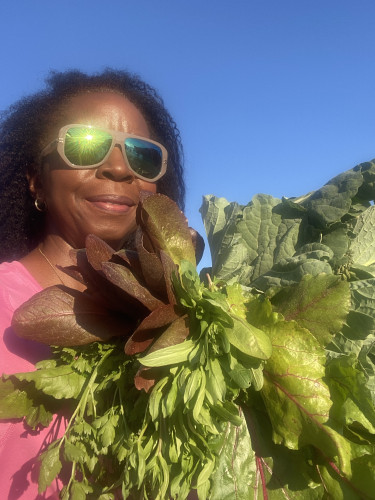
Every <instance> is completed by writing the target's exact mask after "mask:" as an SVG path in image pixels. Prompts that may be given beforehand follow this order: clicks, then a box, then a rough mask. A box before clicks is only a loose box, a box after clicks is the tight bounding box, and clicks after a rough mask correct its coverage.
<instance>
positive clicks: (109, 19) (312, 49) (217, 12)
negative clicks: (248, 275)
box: [0, 0, 375, 265]
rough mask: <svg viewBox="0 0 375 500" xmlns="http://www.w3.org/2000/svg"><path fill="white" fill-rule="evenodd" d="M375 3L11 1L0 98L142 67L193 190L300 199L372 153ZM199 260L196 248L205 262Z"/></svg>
mask: <svg viewBox="0 0 375 500" xmlns="http://www.w3.org/2000/svg"><path fill="white" fill-rule="evenodd" d="M374 21H375V2H373V0H356V1H354V0H352V1H349V0H312V1H310V0H283V1H280V0H216V1H215V0H200V1H199V0H157V1H156V0H132V1H129V0H112V1H111V2H107V3H105V2H103V1H96V0H91V1H87V0H75V1H73V0H65V1H64V2H51V1H50V0H32V1H30V0H14V1H13V2H12V3H11V2H2V3H1V6H0V46H1V48H2V50H1V51H0V64H1V68H2V76H1V79H0V109H5V108H6V107H7V106H9V105H10V104H11V103H12V102H13V101H15V100H16V99H18V98H20V97H21V96H22V95H24V94H27V93H31V92H33V91H35V90H37V89H39V88H40V87H41V86H42V85H43V80H44V76H45V75H46V74H47V73H48V71H49V70H51V69H56V70H64V69H69V68H79V69H82V70H84V71H87V72H95V71H98V70H101V69H103V68H104V67H106V66H111V67H116V68H125V69H128V70H130V71H134V72H136V73H138V74H140V75H141V76H142V77H143V78H144V79H145V80H147V81H148V82H149V83H151V84H152V85H153V86H155V87H156V88H157V89H158V91H159V92H160V93H161V95H162V96H163V98H164V100H165V102H166V105H167V107H168V109H169V110H170V112H171V114H172V115H173V116H174V118H175V120H176V122H177V124H178V126H179V128H180V131H181V135H182V140H183V144H184V148H185V166H186V182H187V188H188V190H187V208H186V214H187V216H188V218H189V221H190V224H191V225H192V226H194V227H195V228H196V229H198V230H199V231H200V232H203V225H202V223H201V219H200V214H199V207H200V205H201V200H202V196H203V195H205V194H215V195H217V196H224V197H225V198H227V199H228V200H230V201H238V202H240V203H243V204H246V203H248V202H249V201H250V199H251V198H252V196H253V195H254V194H256V193H258V192H263V193H268V194H272V195H273V196H276V197H281V196H299V195H302V194H304V193H306V192H308V191H311V190H314V189H317V188H319V187H321V186H322V185H323V184H324V183H325V182H327V181H328V180H329V179H330V178H332V177H333V176H335V175H336V174H338V173H340V172H341V171H344V170H346V169H348V168H352V167H353V166H355V165H356V164H357V163H360V162H363V161H367V160H371V159H372V158H374V157H375V98H374V97H375V83H374V82H375V37H374V34H373V33H374ZM208 262H209V253H208V252H207V253H206V254H205V257H204V262H203V263H202V264H204V265H207V264H208Z"/></svg>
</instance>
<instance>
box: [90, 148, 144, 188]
mask: <svg viewBox="0 0 375 500" xmlns="http://www.w3.org/2000/svg"><path fill="white" fill-rule="evenodd" d="M96 175H97V177H102V178H106V179H111V180H113V181H123V182H124V181H125V182H129V183H130V182H133V181H134V179H135V176H134V174H133V172H132V171H131V170H130V169H129V167H128V164H127V161H126V160H125V158H124V155H123V154H122V151H121V148H120V147H118V146H116V147H114V148H113V150H112V151H111V154H110V155H109V157H108V158H107V160H106V161H105V162H104V163H103V164H102V165H99V167H98V168H97V170H96Z"/></svg>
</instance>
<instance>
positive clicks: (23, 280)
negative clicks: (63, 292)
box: [0, 260, 42, 311]
mask: <svg viewBox="0 0 375 500" xmlns="http://www.w3.org/2000/svg"><path fill="white" fill-rule="evenodd" d="M41 289H42V287H41V286H40V285H39V283H38V282H37V281H36V280H35V278H34V277H33V276H32V275H31V274H30V273H29V271H28V270H27V269H26V268H25V266H23V264H21V262H19V261H16V260H15V261H13V262H3V263H1V264H0V306H1V307H6V308H9V309H10V310H12V311H14V310H15V309H17V307H19V306H20V305H21V304H22V303H23V302H25V301H26V300H28V299H29V298H30V297H31V296H32V295H34V294H35V293H37V292H39V291H40V290H41Z"/></svg>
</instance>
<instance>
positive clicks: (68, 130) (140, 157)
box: [41, 124, 168, 182]
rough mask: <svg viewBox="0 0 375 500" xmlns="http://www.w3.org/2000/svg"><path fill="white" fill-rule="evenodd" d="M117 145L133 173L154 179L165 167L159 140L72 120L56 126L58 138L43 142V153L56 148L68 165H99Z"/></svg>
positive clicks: (164, 170) (166, 154)
mask: <svg viewBox="0 0 375 500" xmlns="http://www.w3.org/2000/svg"><path fill="white" fill-rule="evenodd" d="M116 146H119V147H120V148H121V151H122V154H123V155H124V158H125V159H126V162H127V164H128V167H129V169H130V170H131V171H132V172H133V174H134V175H135V176H136V177H139V178H140V179H143V180H145V181H148V182H155V181H157V180H158V179H160V177H162V176H163V175H164V174H165V172H166V170H167V158H168V153H167V150H166V149H165V147H164V146H162V145H161V144H159V143H158V142H155V141H152V140H151V139H146V138H144V137H139V136H137V135H132V134H126V133H124V132H117V131H114V130H108V129H105V128H99V127H92V126H91V125H80V124H71V125H65V127H62V128H61V129H60V130H59V135H58V138H57V139H55V140H54V141H52V142H51V143H50V144H48V146H46V147H45V148H44V149H43V151H42V153H41V155H42V157H43V156H46V155H48V154H50V153H52V151H53V150H54V149H55V148H57V152H58V153H59V155H60V156H61V158H62V159H63V160H64V162H65V163H66V164H67V165H69V167H71V168H75V169H77V168H95V167H98V166H99V165H102V164H103V163H104V162H105V161H106V160H107V159H108V157H109V155H110V154H111V152H112V151H113V148H114V147H116Z"/></svg>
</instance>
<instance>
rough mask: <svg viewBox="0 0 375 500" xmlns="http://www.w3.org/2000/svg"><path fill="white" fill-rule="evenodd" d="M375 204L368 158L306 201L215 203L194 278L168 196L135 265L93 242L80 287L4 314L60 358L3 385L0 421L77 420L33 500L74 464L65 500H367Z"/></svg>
mask: <svg viewBox="0 0 375 500" xmlns="http://www.w3.org/2000/svg"><path fill="white" fill-rule="evenodd" d="M374 198H375V163H374V162H370V163H365V164H361V165H358V166H357V167H355V168H354V169H353V170H350V171H348V172H345V173H343V174H341V175H339V176H338V177H336V178H334V179H333V180H332V181H330V182H329V183H328V184H326V185H325V186H323V188H321V189H320V190H318V191H315V192H313V193H309V194H308V195H306V196H303V197H301V198H293V199H283V200H279V199H275V198H273V197H271V196H267V195H257V196H255V197H254V198H253V199H252V201H251V202H250V203H249V204H248V205H246V206H240V205H238V204H237V203H229V202H228V201H226V200H225V199H223V198H215V197H213V196H207V197H205V200H204V203H203V206H202V209H201V212H202V215H203V219H204V222H205V227H206V231H207V236H208V241H209V244H210V247H211V253H212V261H213V266H212V269H209V270H208V269H207V270H203V271H202V273H201V274H202V279H200V277H199V276H198V274H197V271H196V259H195V255H196V251H197V250H196V249H197V246H199V238H197V237H196V236H194V234H193V233H192V232H191V231H190V230H189V228H188V225H187V222H186V220H185V218H184V216H183V214H182V213H181V212H180V211H179V210H178V208H177V207H176V205H175V204H174V203H173V202H172V201H171V200H170V199H168V198H167V197H165V196H163V195H152V196H149V197H146V198H145V199H144V200H143V201H142V203H141V204H140V206H139V208H138V223H139V225H138V230H137V233H136V237H135V249H136V250H135V251H130V250H121V251H120V252H115V251H114V250H113V249H111V248H110V247H108V245H106V244H105V243H104V242H103V241H101V240H99V239H98V238H96V237H94V236H89V237H88V238H87V242H86V248H85V249H83V250H79V251H77V252H76V253H75V255H74V259H75V263H74V266H72V267H71V268H69V269H68V270H67V272H70V273H72V274H73V275H74V276H75V277H76V278H77V279H80V280H81V281H82V282H83V283H85V284H86V285H87V291H86V292H84V293H79V292H75V291H73V290H70V289H67V288H65V287H63V286H57V287H52V288H50V289H46V290H44V291H42V292H40V293H39V294H37V295H36V296H34V297H33V298H32V299H30V301H28V302H27V303H26V304H24V305H23V306H22V307H21V308H20V309H18V310H17V311H16V313H15V316H14V321H13V326H14V328H15V330H16V332H17V333H18V334H19V335H20V336H22V337H25V338H33V339H35V340H39V341H41V342H45V343H50V342H49V339H53V343H54V344H55V347H53V348H52V352H53V357H52V359H50V360H46V361H43V362H41V363H39V364H38V365H37V369H36V371H35V372H31V373H22V374H16V375H3V377H2V384H1V386H0V399H1V404H0V408H1V410H0V417H1V418H24V421H25V423H26V425H28V426H30V427H31V428H33V429H35V428H38V427H39V426H47V425H49V423H50V422H51V420H52V417H53V413H54V412H59V411H64V412H65V413H68V414H69V417H68V422H67V426H66V430H65V433H64V434H63V436H62V437H61V438H59V439H57V440H55V441H53V442H52V443H51V444H50V445H49V446H48V448H47V449H46V450H45V451H44V452H43V454H42V455H41V457H40V459H41V467H40V476H39V488H40V491H44V490H45V488H46V487H47V486H48V484H49V483H50V482H51V481H52V480H53V479H54V478H55V477H56V476H58V475H59V474H60V472H61V470H62V469H64V470H65V469H66V468H68V477H67V479H66V481H65V486H64V488H63V490H62V493H61V496H62V498H63V499H68V498H69V499H70V498H72V499H75V500H80V499H85V498H95V499H100V500H105V499H114V498H118V497H122V498H124V499H125V498H140V499H168V498H176V499H185V498H187V497H188V496H189V495H190V494H191V493H190V492H191V491H192V490H196V494H197V496H198V498H199V499H200V500H203V499H206V498H209V499H212V500H215V499H216V500H225V499H228V500H229V499H230V500H231V499H234V498H235V499H238V500H239V499H249V498H258V497H259V498H263V499H278V498H285V499H297V498H299V499H302V498H303V499H324V498H334V499H371V498H375V455H374V445H375V437H374V434H375V409H374V400H375V395H374V392H375V391H374V387H375V367H374V361H375V347H374V345H375V314H374V309H375V250H373V240H374V238H375V232H374V227H373V226H374V224H375V215H374V210H375V207H374V206H373V205H372V204H371V203H370V201H371V200H373V199H374ZM197 242H198V244H197ZM56 345H57V346H56ZM63 466H64V467H63Z"/></svg>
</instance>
